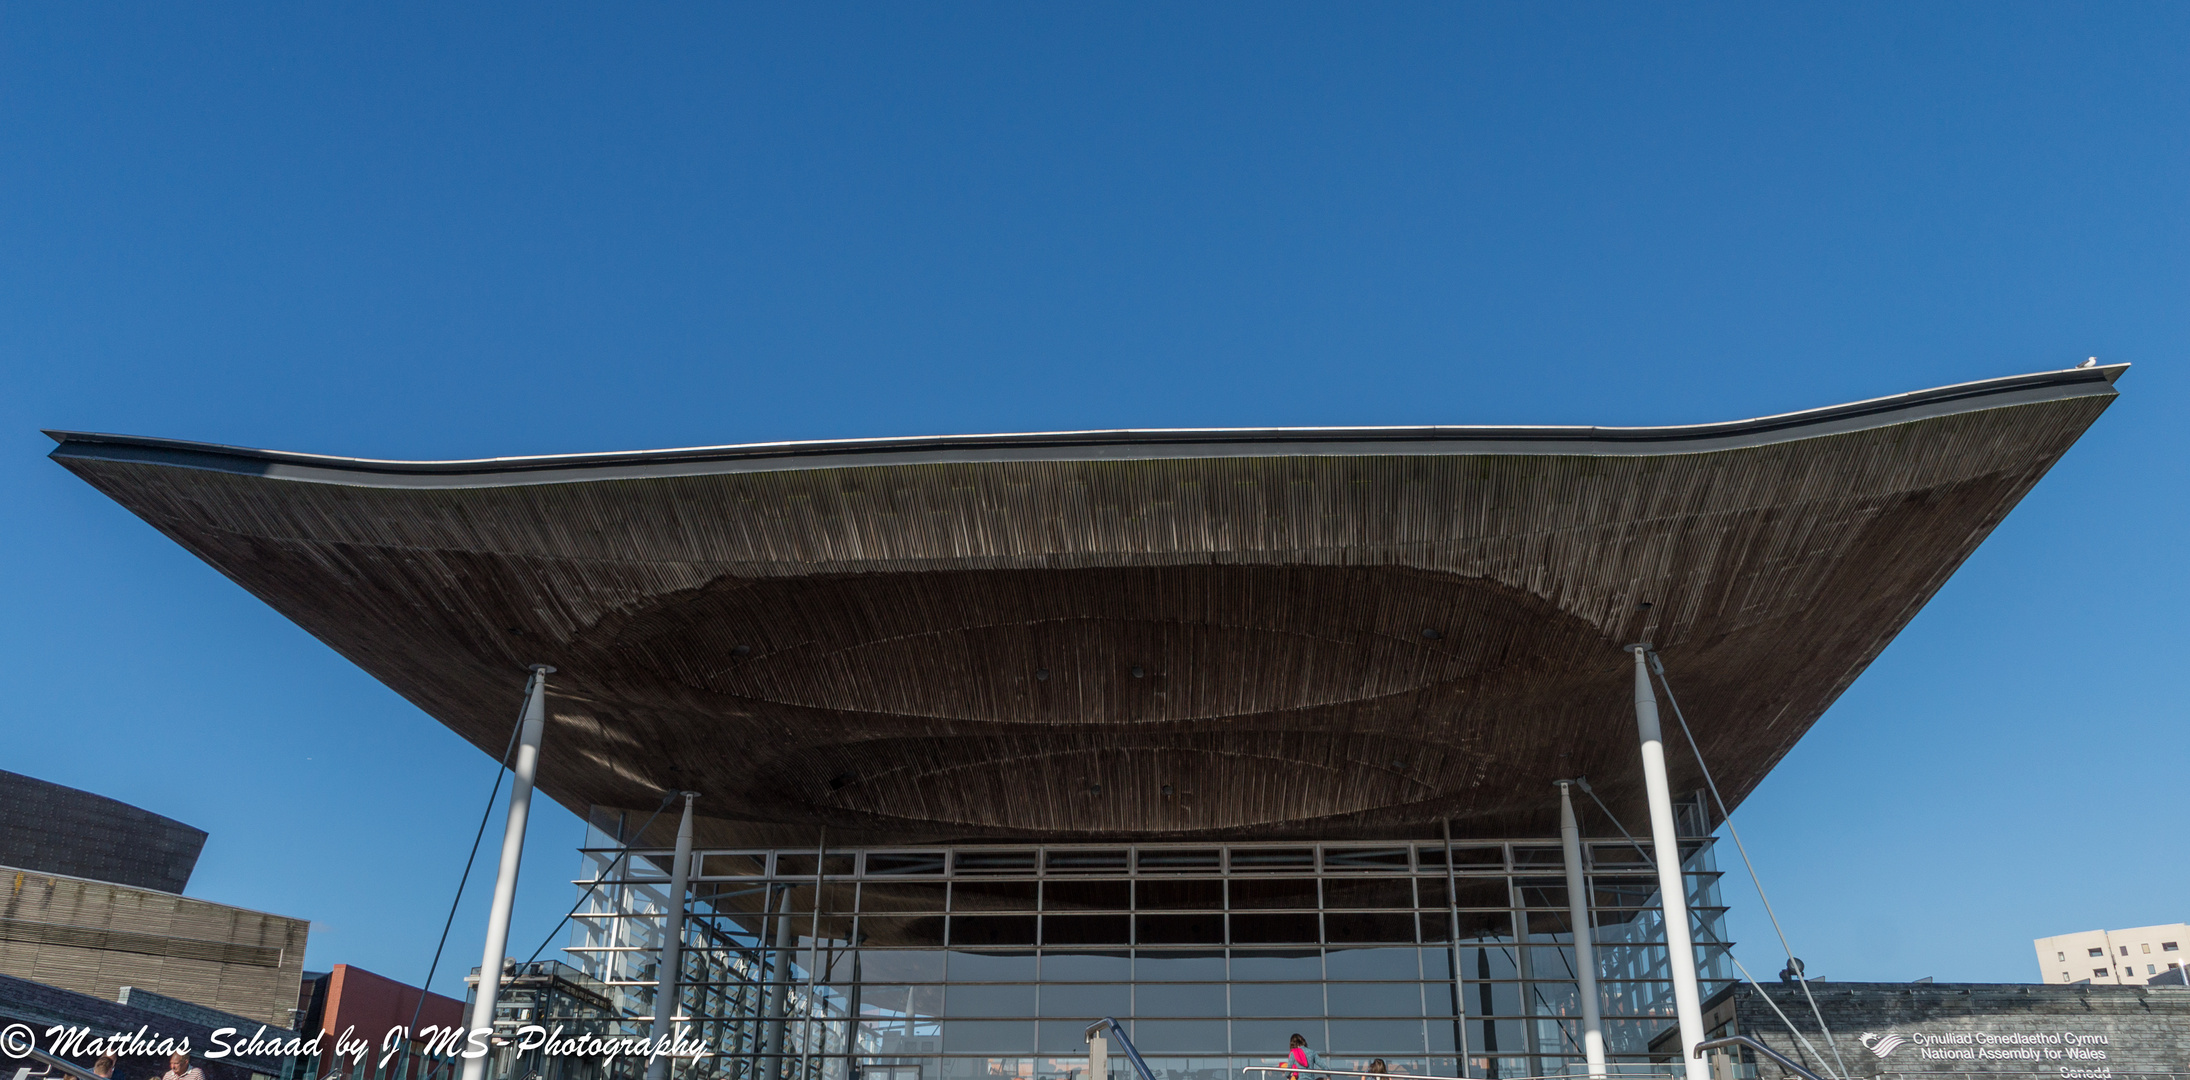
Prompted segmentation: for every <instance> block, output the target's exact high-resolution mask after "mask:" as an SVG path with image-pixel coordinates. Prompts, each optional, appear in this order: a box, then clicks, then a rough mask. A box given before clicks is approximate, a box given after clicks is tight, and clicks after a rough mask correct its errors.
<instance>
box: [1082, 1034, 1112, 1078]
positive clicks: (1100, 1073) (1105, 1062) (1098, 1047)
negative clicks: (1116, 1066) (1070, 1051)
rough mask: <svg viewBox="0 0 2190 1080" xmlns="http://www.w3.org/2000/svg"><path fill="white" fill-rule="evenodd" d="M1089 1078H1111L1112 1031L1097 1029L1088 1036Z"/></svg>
mask: <svg viewBox="0 0 2190 1080" xmlns="http://www.w3.org/2000/svg"><path fill="white" fill-rule="evenodd" d="M1087 1080H1110V1033H1109V1032H1107V1031H1097V1032H1095V1033H1094V1034H1092V1035H1089V1036H1088V1037H1087Z"/></svg>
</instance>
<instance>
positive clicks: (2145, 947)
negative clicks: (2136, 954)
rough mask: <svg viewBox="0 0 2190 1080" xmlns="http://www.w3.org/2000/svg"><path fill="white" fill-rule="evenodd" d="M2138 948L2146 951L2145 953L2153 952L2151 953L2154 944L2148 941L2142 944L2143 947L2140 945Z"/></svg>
mask: <svg viewBox="0 0 2190 1080" xmlns="http://www.w3.org/2000/svg"><path fill="white" fill-rule="evenodd" d="M2137 947H2138V948H2139V949H2142V950H2144V951H2145V952H2151V951H2152V943H2151V942H2149V941H2147V942H2145V943H2144V944H2142V945H2139V946H2137Z"/></svg>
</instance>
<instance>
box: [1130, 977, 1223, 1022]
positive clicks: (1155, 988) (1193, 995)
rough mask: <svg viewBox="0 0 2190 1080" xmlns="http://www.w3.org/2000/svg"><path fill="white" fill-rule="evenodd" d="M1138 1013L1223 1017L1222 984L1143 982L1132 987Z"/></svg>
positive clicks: (1140, 1014) (1145, 1014) (1134, 1013)
mask: <svg viewBox="0 0 2190 1080" xmlns="http://www.w3.org/2000/svg"><path fill="white" fill-rule="evenodd" d="M1133 1015H1135V1016H1223V1015H1225V1003H1224V984H1223V983H1143V984H1141V985H1140V986H1136V987H1134V988H1133Z"/></svg>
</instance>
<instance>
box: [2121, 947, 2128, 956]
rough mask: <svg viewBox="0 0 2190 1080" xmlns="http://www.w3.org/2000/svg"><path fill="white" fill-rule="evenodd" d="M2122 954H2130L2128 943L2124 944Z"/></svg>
mask: <svg viewBox="0 0 2190 1080" xmlns="http://www.w3.org/2000/svg"><path fill="white" fill-rule="evenodd" d="M2122 955H2123V956H2128V955H2129V946H2127V945H2124V946H2122Z"/></svg>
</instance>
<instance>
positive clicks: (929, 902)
mask: <svg viewBox="0 0 2190 1080" xmlns="http://www.w3.org/2000/svg"><path fill="white" fill-rule="evenodd" d="M949 897H950V885H949V883H947V882H942V881H872V880H870V881H865V882H861V883H860V887H859V910H861V911H863V912H866V913H868V914H870V915H872V914H876V913H892V912H901V911H942V910H943V909H944V907H945V905H946V904H947V903H948V901H949Z"/></svg>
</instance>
